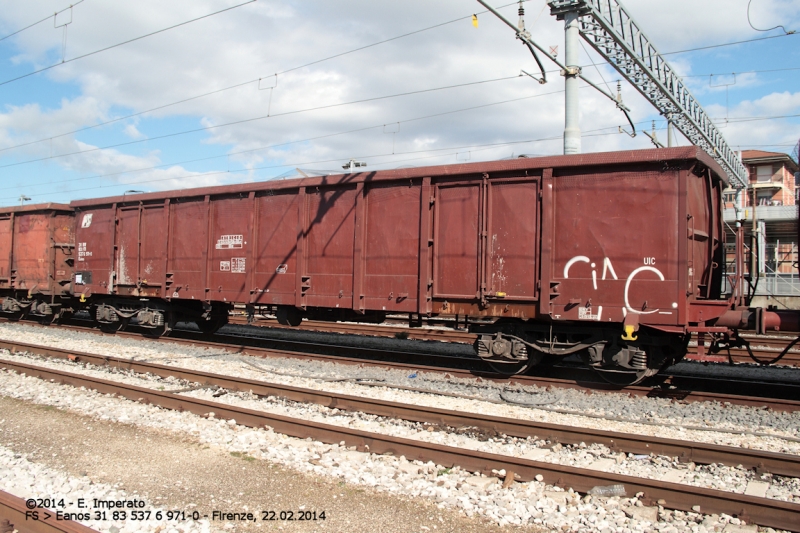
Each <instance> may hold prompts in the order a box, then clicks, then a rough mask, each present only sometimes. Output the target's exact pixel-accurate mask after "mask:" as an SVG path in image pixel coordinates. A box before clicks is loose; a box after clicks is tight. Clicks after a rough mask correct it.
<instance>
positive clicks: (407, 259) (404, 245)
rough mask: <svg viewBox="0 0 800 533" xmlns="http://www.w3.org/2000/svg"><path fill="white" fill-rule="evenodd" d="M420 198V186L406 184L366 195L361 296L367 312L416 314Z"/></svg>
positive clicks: (378, 188) (380, 187) (377, 188)
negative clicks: (362, 291) (370, 310)
mask: <svg viewBox="0 0 800 533" xmlns="http://www.w3.org/2000/svg"><path fill="white" fill-rule="evenodd" d="M420 194H421V188H420V186H419V184H418V183H417V184H410V183H408V182H405V183H402V184H386V185H375V186H371V187H369V189H368V191H367V194H366V238H365V242H366V245H365V249H364V295H363V296H364V304H365V306H366V308H367V309H374V310H380V311H394V312H416V311H417V299H418V295H419V250H420V242H419V239H420ZM358 296H360V295H357V297H358Z"/></svg>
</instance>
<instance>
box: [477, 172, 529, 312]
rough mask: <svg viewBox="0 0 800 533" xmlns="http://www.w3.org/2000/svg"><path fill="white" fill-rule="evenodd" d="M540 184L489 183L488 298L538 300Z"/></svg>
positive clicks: (520, 182) (505, 181)
mask: <svg viewBox="0 0 800 533" xmlns="http://www.w3.org/2000/svg"><path fill="white" fill-rule="evenodd" d="M538 206H539V180H538V179H508V180H505V179H503V180H497V181H490V182H489V207H488V209H489V212H488V214H487V219H488V228H487V235H488V244H487V249H488V254H489V257H488V261H487V272H486V276H485V278H486V285H487V290H488V295H489V296H491V297H495V298H498V299H500V298H502V299H504V300H516V301H519V300H523V301H526V300H527V301H534V300H536V299H537V297H538V289H537V283H538V271H539V264H538V259H539V257H538V245H539V209H538Z"/></svg>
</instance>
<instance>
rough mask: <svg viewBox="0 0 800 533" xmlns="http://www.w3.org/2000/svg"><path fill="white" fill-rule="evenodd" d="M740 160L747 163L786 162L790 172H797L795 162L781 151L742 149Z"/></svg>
mask: <svg viewBox="0 0 800 533" xmlns="http://www.w3.org/2000/svg"><path fill="white" fill-rule="evenodd" d="M742 162H743V163H744V164H748V163H751V164H752V163H768V162H773V163H777V162H781V163H786V165H787V166H788V167H789V170H790V171H791V172H797V163H796V162H795V161H794V159H792V158H791V157H789V155H788V154H784V153H783V152H765V151H764V150H742Z"/></svg>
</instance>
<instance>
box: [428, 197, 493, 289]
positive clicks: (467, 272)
mask: <svg viewBox="0 0 800 533" xmlns="http://www.w3.org/2000/svg"><path fill="white" fill-rule="evenodd" d="M481 189H482V185H481V183H474V182H473V183H466V184H449V183H448V184H438V185H437V186H436V210H435V215H434V216H435V218H434V231H435V237H434V239H433V242H434V253H433V280H434V282H433V296H434V298H444V299H453V300H474V299H475V298H479V297H480V276H479V273H480V272H481V268H480V254H479V245H478V240H479V234H480V228H481V223H482V217H481V204H482V200H483V198H482V196H483V194H482V190H481Z"/></svg>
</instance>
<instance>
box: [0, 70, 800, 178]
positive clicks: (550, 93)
mask: <svg viewBox="0 0 800 533" xmlns="http://www.w3.org/2000/svg"><path fill="white" fill-rule="evenodd" d="M587 87H589V86H588V85H585V86H582V87H581V88H587ZM563 92H564V91H563V90H557V91H551V92H547V93H540V94H535V95H530V96H524V97H520V98H512V99H508V100H502V101H499V102H492V103H488V104H480V105H476V106H470V107H466V108H460V109H455V110H450V111H444V112H441V113H434V114H430V115H424V116H421V117H415V118H411V119H404V120H398V121H391V122H392V123H397V124H402V123H408V122H414V121H419V120H424V119H429V118H436V117H440V116H444V115H449V114H454V113H460V112H464V111H470V110H475V109H482V108H486V107H491V106H496V105H501V104H506V103H512V102H519V101H522V100H529V99H532V98H538V97H543V96H550V95H555V94H560V93H563ZM794 116H797V115H780V116H770V117H741V119H732V120H733V121H738V120H741V121H756V120H772V119H780V118H787V117H794ZM649 122H651V120H642V121H639V122H636V125H642V124H647V123H649ZM380 127H383V124H376V125H373V126H366V127H362V128H356V129H352V130H346V131H341V132H336V133H329V134H324V135H318V136H315V137H309V138H305V139H298V140H295V141H287V142H282V143H276V144H271V145H266V146H261V147H257V148H249V149H247V150H239V151H236V152H229V153H226V154H220V155H214V156H207V157H201V158H195V159H189V160H183V161H173V162H170V163H164V164H161V165H153V166H149V167H143V168H139V169H134V170H124V171H118V172H111V173H106V174H94V175H91V176H85V177H81V178H74V179H70V180H62V181H59V182H58V183H69V182H77V181H84V180H91V179H99V178H105V177H112V176H121V175H124V174H133V173H138V172H146V171H149V170H157V169H160V168H166V167H172V166H176V165H184V164H187V163H196V162H201V161H210V160H214V159H221V158H229V157H231V156H236V155H243V154H247V153H253V152H258V151H262V150H268V149H272V148H280V147H285V146H289V145H292V144H299V143H306V142H310V141H314V140H319V139H323V138H330V137H334V136H338V135H346V134H350V133H358V132H363V131H367V130H370V129H375V128H380ZM657 129H659V130H661V129H664V128H657ZM604 130H612V131H610V132H608V133H606V134H616V133H619V132H618V130H617V126H607V127H604V128H598V129H595V130H590V132H602V131H604ZM587 133H588V132H587ZM604 135H605V134H604ZM587 136H592V135H587ZM559 138H560V137H558V136H556V137H552V138H547V139H543V140H556V139H559ZM492 146H494V144H493V145H492ZM765 146H781V145H779V144H771V145H765ZM786 146H790V145H786ZM791 146H793V145H791ZM462 148H464V147H462ZM360 157H374V156H360ZM338 159H340V158H336V159H334V160H331V161H338ZM320 162H329V161H328V160H325V161H314V162H303V163H292V164H289V163H286V164H280V165H275V166H273V167H259V168H257V169H253V170H263V169H265V168H280V167H284V166H292V165H301V164H302V165H305V164H314V163H320ZM227 172H229V171H225V172H216V171H214V172H213V173H214V174H224V173H227ZM230 172H239V171H230ZM204 175H205V174H204ZM191 176H193V175H188V176H186V177H191ZM166 179H181V178H166ZM137 183H138V182H137ZM41 186H47V187H51V186H52V183H49V184H41ZM108 186H113V185H108ZM16 188H17V187H16V186H12V187H4V188H0V190H13V189H16ZM77 190H84V189H77ZM74 191H76V189H71V190H70V191H69V192H74Z"/></svg>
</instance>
